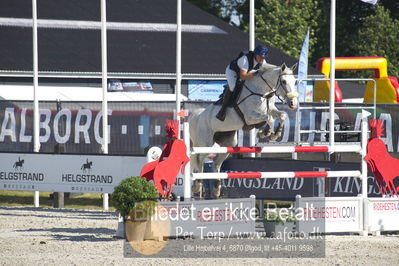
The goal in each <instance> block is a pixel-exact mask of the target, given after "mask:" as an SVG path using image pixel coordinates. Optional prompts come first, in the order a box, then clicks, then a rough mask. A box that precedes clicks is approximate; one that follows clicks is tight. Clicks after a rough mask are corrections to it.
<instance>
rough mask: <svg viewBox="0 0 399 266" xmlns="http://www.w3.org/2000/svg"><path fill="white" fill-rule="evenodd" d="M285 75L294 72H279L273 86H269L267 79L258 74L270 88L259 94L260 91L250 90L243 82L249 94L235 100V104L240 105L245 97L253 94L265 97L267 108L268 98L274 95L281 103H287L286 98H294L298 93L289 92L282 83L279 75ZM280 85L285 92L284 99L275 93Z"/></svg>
mask: <svg viewBox="0 0 399 266" xmlns="http://www.w3.org/2000/svg"><path fill="white" fill-rule="evenodd" d="M286 75H294V74H290V73H281V74H280V75H279V76H278V80H277V82H276V85H275V86H274V87H272V86H270V84H269V82H267V80H266V79H265V78H264V77H263V76H262V75H260V78H261V79H262V80H263V81H264V82H265V83H266V85H267V86H268V87H269V89H270V92H267V93H265V94H261V93H257V92H254V91H252V90H251V89H250V88H249V87H248V86H247V85H245V84H244V85H243V86H244V88H245V89H247V90H248V91H249V92H250V94H249V95H247V96H245V97H244V98H243V99H242V100H241V101H239V102H237V105H240V104H241V103H242V102H244V101H245V100H246V99H247V98H249V97H250V96H253V95H255V96H259V97H261V98H264V99H266V100H267V108H268V109H269V100H270V98H272V97H273V96H274V95H275V96H277V98H278V99H279V100H280V101H281V102H283V103H287V98H288V99H292V98H294V97H298V93H297V92H289V91H288V88H287V86H286V85H285V84H283V82H282V79H281V77H282V76H286ZM280 87H282V88H283V90H284V92H285V96H286V97H285V99H281V98H280V95H278V94H277V91H278V89H279V88H280Z"/></svg>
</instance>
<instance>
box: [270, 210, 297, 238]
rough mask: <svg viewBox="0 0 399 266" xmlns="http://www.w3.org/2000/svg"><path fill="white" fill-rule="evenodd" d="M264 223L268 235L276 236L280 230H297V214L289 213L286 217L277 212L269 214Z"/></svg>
mask: <svg viewBox="0 0 399 266" xmlns="http://www.w3.org/2000/svg"><path fill="white" fill-rule="evenodd" d="M263 225H264V229H265V233H266V236H271V237H273V236H276V235H277V234H278V233H279V232H284V229H285V231H286V232H294V231H295V216H293V215H289V216H288V217H286V218H285V219H283V218H282V217H281V216H279V215H278V214H277V213H273V214H268V215H266V217H265V218H264V219H263Z"/></svg>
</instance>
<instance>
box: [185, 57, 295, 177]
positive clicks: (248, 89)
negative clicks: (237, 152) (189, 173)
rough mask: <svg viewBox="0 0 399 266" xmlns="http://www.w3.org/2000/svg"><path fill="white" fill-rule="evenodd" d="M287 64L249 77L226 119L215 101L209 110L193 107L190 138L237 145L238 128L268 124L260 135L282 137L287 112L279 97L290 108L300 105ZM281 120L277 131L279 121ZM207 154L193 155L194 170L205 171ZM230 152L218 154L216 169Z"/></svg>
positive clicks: (195, 142)
mask: <svg viewBox="0 0 399 266" xmlns="http://www.w3.org/2000/svg"><path fill="white" fill-rule="evenodd" d="M295 68H296V64H295V65H294V66H292V67H291V68H289V67H287V66H286V65H285V64H283V65H282V66H280V67H279V66H275V65H266V66H265V67H263V68H262V69H259V71H258V74H257V75H256V76H255V77H254V78H252V79H250V80H246V81H245V83H244V85H243V88H242V91H241V93H240V95H239V97H238V99H237V106H236V108H238V110H235V108H228V109H227V111H226V119H225V120H224V121H220V120H218V119H216V117H215V116H216V114H217V113H218V111H219V109H220V105H215V104H211V105H209V106H207V107H206V108H205V109H197V110H193V111H192V112H191V114H190V115H189V118H188V122H189V126H190V139H191V145H192V147H215V146H220V147H234V146H236V145H237V130H239V129H244V130H249V129H251V128H254V127H260V126H262V125H264V124H267V126H266V128H265V129H264V130H261V131H259V132H258V137H259V138H269V139H270V140H276V139H278V138H279V137H280V136H281V133H282V129H283V125H284V121H285V120H286V118H287V113H285V112H283V111H279V110H278V109H277V108H276V106H275V101H276V97H278V98H280V99H281V100H282V101H284V102H286V103H287V105H288V107H289V108H290V109H296V108H297V106H298V100H297V98H298V93H297V91H296V79H295V77H294V75H293V70H294V69H295ZM239 113H241V114H242V115H241V116H240V115H239ZM276 119H277V120H278V121H279V124H278V126H277V129H276V130H275V131H274V122H275V120H276ZM206 156H207V155H206V154H195V155H193V156H192V157H191V167H192V170H193V171H196V172H202V170H203V161H204V158H205V157H206ZM228 156H229V154H218V155H217V156H216V157H215V158H214V163H215V170H217V171H218V172H220V167H221V165H222V163H223V161H224V160H226V158H227V157H228Z"/></svg>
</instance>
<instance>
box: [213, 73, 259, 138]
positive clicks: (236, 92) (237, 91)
mask: <svg viewBox="0 0 399 266" xmlns="http://www.w3.org/2000/svg"><path fill="white" fill-rule="evenodd" d="M243 87H244V81H243V80H237V82H236V87H235V89H234V92H233V95H232V97H230V101H229V102H228V104H227V106H228V107H232V108H234V110H235V111H236V112H237V114H238V116H239V117H240V118H241V120H242V121H243V122H244V126H243V127H242V129H243V130H244V131H248V130H251V129H254V128H260V127H262V126H264V125H265V124H266V121H265V122H261V123H258V124H254V125H248V123H247V121H246V120H245V117H244V113H243V112H242V111H241V109H240V107H239V106H238V103H237V100H238V98H239V97H240V95H241V92H242V88H243ZM228 89H229V86H228V85H224V90H223V93H222V94H220V96H219V100H217V101H216V102H214V103H213V104H214V105H222V104H223V94H224V93H225V92H226V90H228Z"/></svg>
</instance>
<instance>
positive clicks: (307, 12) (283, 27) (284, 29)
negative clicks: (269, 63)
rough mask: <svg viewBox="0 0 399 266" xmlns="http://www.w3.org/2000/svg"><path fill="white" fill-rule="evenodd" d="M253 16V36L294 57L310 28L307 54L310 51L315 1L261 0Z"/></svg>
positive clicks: (314, 31)
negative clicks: (261, 3) (254, 21)
mask: <svg viewBox="0 0 399 266" xmlns="http://www.w3.org/2000/svg"><path fill="white" fill-rule="evenodd" d="M255 16H256V29H255V35H256V38H257V39H259V40H261V41H264V42H266V43H269V44H270V45H272V46H274V47H276V48H278V49H280V50H281V51H283V52H285V53H287V54H289V55H291V56H293V57H296V58H299V54H300V51H301V48H302V43H303V39H304V37H305V35H306V31H307V29H308V28H310V38H309V55H310V56H311V55H312V54H313V53H314V51H315V43H316V42H317V37H316V36H317V32H318V28H317V24H318V20H319V16H320V10H319V8H318V5H317V1H316V0H291V1H289V2H286V1H283V0H267V1H266V0H265V1H263V5H262V7H261V8H260V9H259V10H256V15H255Z"/></svg>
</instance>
